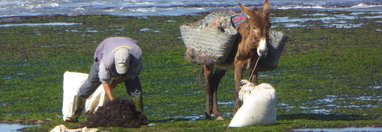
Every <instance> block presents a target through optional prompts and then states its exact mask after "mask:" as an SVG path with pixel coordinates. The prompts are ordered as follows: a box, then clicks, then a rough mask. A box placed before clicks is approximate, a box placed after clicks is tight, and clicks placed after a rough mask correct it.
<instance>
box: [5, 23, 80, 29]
mask: <svg viewBox="0 0 382 132" xmlns="http://www.w3.org/2000/svg"><path fill="white" fill-rule="evenodd" d="M77 25H81V24H80V23H65V22H53V23H18V24H1V25H0V28H6V27H37V26H77Z"/></svg>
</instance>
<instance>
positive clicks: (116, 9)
mask: <svg viewBox="0 0 382 132" xmlns="http://www.w3.org/2000/svg"><path fill="white" fill-rule="evenodd" d="M262 2H263V0H107V1H105V0H0V18H2V17H12V16H46V15H67V16H76V15H114V16H179V15H195V14H198V13H204V12H211V11H214V10H222V9H231V10H238V8H239V7H238V3H243V4H245V5H247V6H250V7H254V6H257V7H259V6H261V5H262ZM270 3H271V7H272V9H299V10H325V11H352V12H382V0H270Z"/></svg>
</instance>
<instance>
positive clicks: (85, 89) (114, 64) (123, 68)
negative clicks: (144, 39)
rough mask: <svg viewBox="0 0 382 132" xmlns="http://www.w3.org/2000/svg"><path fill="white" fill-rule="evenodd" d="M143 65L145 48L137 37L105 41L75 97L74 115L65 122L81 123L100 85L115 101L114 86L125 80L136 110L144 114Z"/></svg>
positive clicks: (96, 51) (112, 38)
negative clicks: (88, 99)
mask: <svg viewBox="0 0 382 132" xmlns="http://www.w3.org/2000/svg"><path fill="white" fill-rule="evenodd" d="M142 68H143V66H142V51H141V49H140V48H139V46H138V45H137V42H136V41H135V40H133V39H130V38H126V37H110V38H106V39H105V40H103V41H102V42H101V43H100V44H99V45H98V47H97V49H96V50H95V53H94V62H93V65H92V67H91V70H90V73H89V76H88V78H87V80H86V82H85V83H84V84H83V85H82V86H81V87H80V90H79V93H78V94H77V95H76V96H74V102H73V114H72V117H69V118H67V119H65V122H78V118H79V116H80V115H81V113H82V111H83V110H84V107H85V102H86V99H87V98H88V97H89V96H90V95H91V94H92V93H93V92H94V91H95V90H96V89H97V88H98V87H99V86H100V85H101V84H102V86H103V87H104V89H105V92H106V95H107V96H108V98H109V99H110V100H113V94H112V90H113V88H115V86H116V85H117V84H119V83H122V82H124V84H125V87H126V91H127V93H128V94H129V95H130V96H132V99H133V101H134V104H135V108H136V111H138V112H141V113H143V112H144V111H143V97H142V87H141V83H140V80H139V73H140V72H141V70H142Z"/></svg>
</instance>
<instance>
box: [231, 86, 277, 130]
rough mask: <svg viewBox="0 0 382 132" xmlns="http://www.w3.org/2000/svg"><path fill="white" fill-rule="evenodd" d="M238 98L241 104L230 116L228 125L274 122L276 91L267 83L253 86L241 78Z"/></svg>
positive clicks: (268, 123)
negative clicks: (232, 115) (233, 114)
mask: <svg viewBox="0 0 382 132" xmlns="http://www.w3.org/2000/svg"><path fill="white" fill-rule="evenodd" d="M241 83H242V84H244V85H243V86H242V87H241V90H240V92H239V99H240V100H242V101H243V105H242V106H241V107H240V109H239V110H238V111H237V112H236V114H235V116H234V117H233V118H232V120H231V123H230V124H229V127H244V126H252V125H272V124H275V123H276V91H275V89H274V88H273V87H272V86H271V85H270V84H268V83H262V84H260V85H257V86H255V85H254V84H253V83H251V82H249V81H247V80H242V81H241Z"/></svg>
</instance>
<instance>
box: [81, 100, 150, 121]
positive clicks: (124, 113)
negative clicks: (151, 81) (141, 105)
mask: <svg viewBox="0 0 382 132" xmlns="http://www.w3.org/2000/svg"><path fill="white" fill-rule="evenodd" d="M147 122H148V121H147V117H146V116H145V115H144V114H143V113H141V112H138V111H136V110H135V106H134V103H133V102H132V101H130V100H127V99H114V100H112V101H110V102H108V103H106V104H105V105H104V106H103V107H101V108H99V109H98V110H97V111H96V112H95V113H94V114H91V115H89V116H88V120H87V122H85V123H84V124H83V125H84V126H87V127H112V126H113V127H126V128H136V127H139V126H140V125H145V124H147Z"/></svg>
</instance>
